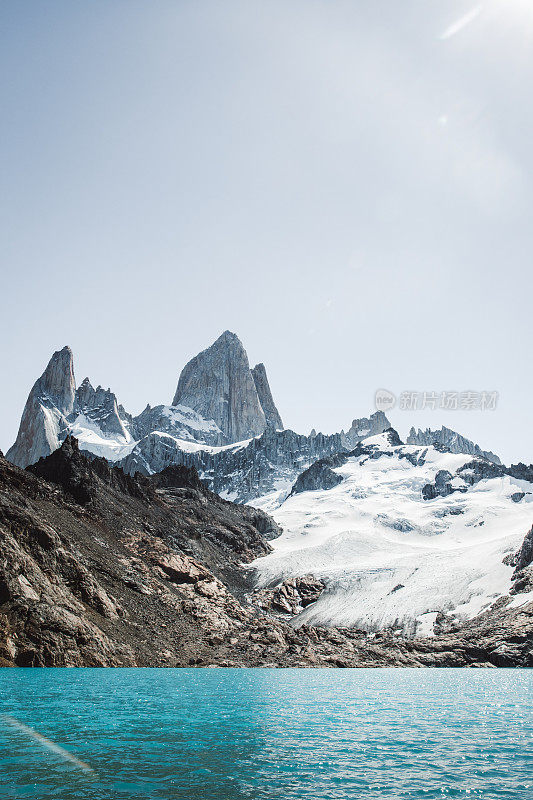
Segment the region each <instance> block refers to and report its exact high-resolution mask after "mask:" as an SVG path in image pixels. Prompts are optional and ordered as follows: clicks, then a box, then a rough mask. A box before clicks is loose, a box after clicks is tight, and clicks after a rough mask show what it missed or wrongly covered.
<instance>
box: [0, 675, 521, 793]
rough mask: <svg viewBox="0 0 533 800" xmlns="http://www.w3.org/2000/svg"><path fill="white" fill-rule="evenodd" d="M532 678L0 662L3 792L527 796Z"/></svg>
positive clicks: (0, 788)
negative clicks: (43, 666) (13, 665)
mask: <svg viewBox="0 0 533 800" xmlns="http://www.w3.org/2000/svg"><path fill="white" fill-rule="evenodd" d="M532 683H533V681H532V673H531V672H530V671H526V670H501V671H499V670H433V669H428V670H399V669H398V670H391V669H382V670H269V669H264V670H261V669H257V670H244V669H243V670H159V669H139V670H134V669H123V670H113V669H102V670H90V669H86V670H67V669H56V670H25V669H20V670H15V669H13V670H11V669H3V670H0V691H1V708H0V712H1V713H2V714H3V715H4V716H3V717H2V718H1V720H0V797H2V798H9V799H10V800H11V798H31V800H34V799H35V800H45V799H46V798H60V799H61V800H63V799H66V798H68V800H70V799H71V798H76V800H85V798H87V800H99V799H100V798H102V799H103V798H105V799H106V800H107V799H108V798H110V799H112V800H115V799H116V800H123V799H124V800H126V799H127V800H129V798H132V799H133V798H143V800H152V798H153V800H159V799H160V798H161V799H164V798H184V799H185V798H186V799H187V800H241V799H242V798H253V799H254V800H255V799H256V798H257V800H267V799H268V800H271V799H272V800H273V799H274V798H276V800H307V798H309V800H311V799H312V800H327V799H329V798H336V799H338V798H367V797H368V798H391V799H392V798H394V799H395V800H396V799H398V800H403V798H426V800H431V798H443V797H451V798H455V797H457V798H463V797H464V798H475V797H480V798H484V800H496V799H497V798H513V800H532V798H533V757H532V751H531V743H532V742H531V740H532V712H531V700H532V691H531V690H532ZM17 722H18V723H22V724H23V726H28V728H31V729H32V730H33V731H35V732H37V733H38V734H40V735H41V736H43V737H46V738H45V739H44V740H42V739H40V738H38V737H37V738H36V737H35V735H34V734H32V732H31V730H28V729H27V728H24V727H20V726H19V725H17ZM51 743H54V744H55V745H58V746H59V747H60V748H63V750H64V751H67V752H68V753H69V754H71V756H73V757H74V758H75V759H78V760H79V761H81V762H85V763H86V764H87V765H89V767H90V768H91V771H88V770H86V769H83V768H82V766H80V764H79V763H76V762H75V761H73V760H70V759H69V758H67V756H66V755H65V754H62V753H61V752H57V751H55V750H53V749H51V747H52V744H51Z"/></svg>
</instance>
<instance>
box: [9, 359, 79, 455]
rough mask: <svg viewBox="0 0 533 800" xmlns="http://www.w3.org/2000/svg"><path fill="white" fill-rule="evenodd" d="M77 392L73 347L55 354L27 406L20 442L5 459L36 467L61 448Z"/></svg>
mask: <svg viewBox="0 0 533 800" xmlns="http://www.w3.org/2000/svg"><path fill="white" fill-rule="evenodd" d="M75 393H76V383H75V380H74V363H73V358H72V351H71V349H70V347H64V348H63V349H62V350H58V351H57V352H55V353H54V355H53V356H52V358H51V359H50V361H49V363H48V366H47V367H46V369H45V371H44V372H43V374H42V375H41V377H40V378H39V379H38V380H37V381H36V382H35V384H34V386H33V388H32V390H31V392H30V394H29V396H28V400H27V402H26V405H25V407H24V412H23V414H22V420H21V422H20V428H19V432H18V435H17V439H16V441H15V444H14V445H13V447H11V448H10V449H9V450H8V452H7V453H6V458H8V459H9V460H10V461H12V462H13V464H16V465H17V466H19V467H26V466H27V465H28V464H33V463H35V462H36V461H38V460H39V458H41V457H43V456H47V455H49V454H50V453H52V452H53V451H54V450H56V449H57V447H59V444H60V441H61V439H62V438H63V437H62V434H63V433H64V432H65V431H66V429H67V422H66V417H68V415H69V414H71V413H72V411H73V408H74V399H75Z"/></svg>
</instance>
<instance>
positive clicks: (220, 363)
mask: <svg viewBox="0 0 533 800" xmlns="http://www.w3.org/2000/svg"><path fill="white" fill-rule="evenodd" d="M172 404H173V405H174V406H177V405H182V406H188V407H189V408H192V409H194V411H197V412H198V413H199V414H201V416H202V417H203V418H204V419H206V420H209V419H212V420H214V421H215V422H216V424H217V425H218V427H219V428H220V429H221V431H222V432H223V433H224V434H225V435H226V437H227V440H228V442H239V441H242V440H243V439H249V438H251V437H252V436H258V435H259V434H261V433H263V431H264V430H265V428H266V424H267V423H266V417H265V413H264V411H263V409H262V407H261V403H260V401H259V395H258V393H257V389H256V385H255V383H254V379H253V376H252V372H251V370H250V365H249V363H248V356H247V355H246V350H245V349H244V347H243V346H242V344H241V342H240V340H239V337H238V336H236V334H234V333H231V332H230V331H225V332H224V333H223V334H222V336H219V338H218V339H217V340H216V342H215V343H214V344H212V345H211V347H208V348H207V350H203V351H202V352H201V353H199V354H198V355H197V356H195V357H194V358H193V359H191V361H189V363H188V364H186V366H185V367H184V368H183V371H182V373H181V375H180V378H179V381H178V388H177V389H176V394H175V395H174V400H173V401H172Z"/></svg>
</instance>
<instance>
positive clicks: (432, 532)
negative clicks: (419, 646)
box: [252, 430, 533, 634]
mask: <svg viewBox="0 0 533 800" xmlns="http://www.w3.org/2000/svg"><path fill="white" fill-rule="evenodd" d="M255 505H257V506H258V507H262V508H267V509H268V510H269V512H270V513H271V514H272V515H273V516H274V519H275V520H276V522H277V523H278V524H279V525H280V526H281V527H282V528H283V534H282V535H281V537H279V538H278V539H276V540H274V541H273V542H272V546H273V552H272V553H271V554H270V555H267V556H266V557H264V558H261V559H258V560H257V561H255V562H254V564H253V565H252V566H253V569H255V570H256V574H257V585H258V587H260V588H264V587H276V586H277V587H279V586H280V585H283V583H284V582H285V581H294V579H295V578H303V577H304V576H309V575H311V576H313V578H314V579H316V580H319V581H321V582H322V584H323V585H324V586H325V588H324V591H323V592H322V593H321V595H320V597H319V598H318V600H316V602H314V603H312V604H310V605H308V606H306V607H305V608H303V609H301V610H300V613H299V614H298V615H297V617H296V619H295V623H296V624H297V625H298V624H303V623H307V624H322V625H337V626H349V627H358V628H362V629H366V630H379V629H381V628H385V627H387V628H391V627H392V628H395V629H398V630H401V631H402V632H404V633H408V634H413V633H426V634H427V633H431V631H432V627H433V623H434V622H435V620H436V619H437V616H438V615H440V614H441V613H445V614H455V615H457V616H458V617H467V618H468V617H472V616H475V615H477V614H478V613H479V612H480V611H482V610H483V609H485V608H487V607H488V606H490V605H491V604H492V603H494V602H495V600H497V599H498V598H499V597H501V596H503V595H508V593H509V590H510V587H511V578H512V574H513V565H512V560H511V559H512V555H513V554H514V553H515V552H516V551H517V549H518V548H519V547H520V545H521V543H522V541H523V539H524V536H525V534H526V532H527V531H528V530H529V528H530V527H531V522H532V519H533V467H525V466H524V465H518V466H516V467H511V468H506V467H503V466H501V465H497V464H495V463H494V462H492V461H489V460H488V459H486V458H484V457H482V456H476V457H474V458H472V456H471V455H470V454H468V453H452V452H447V451H444V452H443V448H442V447H439V448H438V449H437V448H436V447H434V446H433V445H429V446H425V445H422V446H420V445H407V444H402V443H401V441H400V439H399V437H398V435H397V434H396V432H395V431H392V430H390V431H387V432H385V433H383V434H381V435H378V436H372V437H368V438H366V439H364V440H363V441H362V442H361V443H360V444H359V445H358V446H357V447H356V448H355V449H354V450H353V451H352V452H351V453H349V454H346V453H344V454H337V455H336V456H333V457H332V458H329V459H324V460H322V461H319V462H317V463H316V464H314V465H313V466H312V467H311V468H310V469H308V470H307V471H306V472H305V473H303V474H302V475H301V476H300V478H299V479H298V481H297V482H296V483H295V486H294V489H293V491H292V493H291V494H290V495H289V496H288V497H287V498H286V499H285V500H283V502H281V503H280V504H279V505H278V507H277V508H275V507H273V504H272V502H271V498H266V499H265V498H261V499H258V500H256V501H255Z"/></svg>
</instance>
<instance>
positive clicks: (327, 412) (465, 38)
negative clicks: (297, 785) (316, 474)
mask: <svg viewBox="0 0 533 800" xmlns="http://www.w3.org/2000/svg"><path fill="white" fill-rule="evenodd" d="M532 46H533V4H532V3H531V2H530V1H529V0H484V2H479V3H476V2H475V0H474V2H464V1H463V0H441V2H432V1H431V0H403V2H401V3H399V2H397V0H387V2H385V1H384V0H372V2H363V0H360V1H356V0H349V2H348V1H347V2H344V1H342V0H282V1H281V2H278V0H269V2H255V0H242V2H239V1H238V0H225V2H224V3H220V2H219V1H217V0H215V1H214V2H209V1H208V0H205V1H203V0H195V2H192V0H191V1H190V2H187V1H185V0H184V1H183V2H179V1H178V0H143V1H142V2H141V1H140V0H93V2H91V3H86V2H81V0H47V2H46V3H43V2H41V0H25V1H24V2H16V0H12V2H4V3H2V4H1V8H0V102H1V109H2V125H1V129H0V168H1V175H2V179H1V181H0V243H1V244H0V248H1V250H0V253H1V262H0V263H1V269H2V280H1V289H2V290H1V294H0V297H1V306H0V363H1V364H2V373H3V376H4V380H3V387H2V393H1V396H2V409H1V413H0V447H1V448H2V450H4V452H5V450H7V448H8V447H9V446H10V445H11V444H12V442H13V441H14V438H15V436H16V432H17V428H18V424H19V421H20V415H21V413H22V409H23V406H24V403H25V400H26V397H27V394H28V392H29V390H30V388H31V386H32V384H33V382H34V381H35V380H36V379H37V377H38V376H39V375H40V374H41V373H42V371H43V369H44V367H45V366H46V363H47V361H48V359H49V358H50V355H51V354H52V352H53V351H54V350H57V349H60V348H61V347H63V346H64V345H65V344H68V345H70V347H71V348H72V349H73V351H74V356H75V372H76V377H77V380H78V383H80V382H81V380H82V379H83V378H84V377H85V376H86V375H88V376H89V377H90V379H91V381H92V382H93V384H94V385H97V384H98V383H100V384H102V385H104V386H105V387H108V386H109V387H111V389H112V390H113V391H114V392H115V393H116V395H117V398H118V400H119V402H121V403H122V404H123V405H124V406H125V407H126V409H127V410H129V411H130V412H131V413H134V414H135V413H139V412H140V411H141V410H142V409H143V408H144V407H145V406H146V404H147V403H150V404H151V405H156V404H158V403H170V402H171V399H172V396H173V394H174V391H175V388H176V384H177V379H178V376H179V373H180V371H181V369H182V367H183V365H184V364H185V363H186V362H187V361H188V360H189V359H190V358H191V357H192V356H193V355H195V354H196V353H197V352H199V351H200V350H202V349H204V348H205V347H207V346H209V344H211V342H212V341H214V339H216V338H217V336H219V335H220V333H221V332H222V331H224V330H226V329H230V330H232V331H235V332H236V333H237V334H238V335H239V337H240V338H241V340H242V341H243V343H244V345H245V347H246V349H247V351H248V354H249V357H250V361H251V362H252V364H255V363H257V362H258V361H263V362H264V363H265V365H266V368H267V372H268V375H269V379H270V384H271V388H272V391H273V394H274V398H275V400H276V402H277V405H278V408H279V410H280V413H281V415H282V417H283V420H284V423H285V425H286V426H287V427H291V428H293V429H295V430H297V431H298V432H302V433H307V432H308V431H309V430H310V429H311V428H316V429H317V430H322V431H324V432H326V433H330V432H333V431H336V430H340V429H341V428H344V429H346V428H348V427H349V426H350V423H351V420H352V419H353V418H354V417H362V416H367V415H368V414H369V413H371V412H373V411H374V410H375V407H374V395H375V392H376V390H377V389H387V390H389V391H391V392H393V393H394V394H395V395H396V397H397V398H398V399H400V396H401V395H402V393H403V392H418V393H420V395H421V397H420V399H419V405H420V404H422V402H423V401H422V394H423V392H428V393H430V392H443V391H445V392H452V391H458V392H465V391H470V392H474V393H481V392H484V391H486V392H489V391H490V392H494V391H496V392H498V402H497V405H496V408H495V409H492V410H477V409H472V410H465V409H461V408H458V409H455V410H453V409H452V410H443V409H439V408H436V409H434V410H433V409H432V408H429V407H427V408H426V409H418V410H408V409H403V408H400V407H398V405H397V407H396V408H395V409H392V410H391V411H390V412H389V414H388V415H389V418H390V420H391V422H392V424H393V425H394V426H395V427H396V428H397V429H398V430H399V432H400V435H406V433H407V432H408V430H409V427H410V426H411V425H415V426H417V427H427V426H431V427H433V428H438V427H440V426H441V425H442V424H444V425H447V426H448V427H451V428H453V429H454V430H458V431H460V432H461V433H462V434H463V435H465V436H468V437H469V438H472V439H474V440H475V441H476V442H478V443H479V444H480V445H481V446H482V447H484V448H488V449H491V450H493V451H495V452H496V453H498V454H499V455H500V456H501V458H502V459H503V460H504V461H506V462H508V463H509V462H511V461H514V462H516V461H518V460H521V461H527V462H528V463H529V462H530V461H532V460H533V426H532V425H531V420H530V415H531V398H532V397H533V385H532V384H533V378H532V371H531V355H530V353H531V297H532V292H531V290H532V285H533V278H532V270H531V254H532V251H533V225H532V223H531V208H532V207H533V148H532V146H531V141H532V129H533V104H532V103H531V94H532V90H533V59H532V58H531V52H532Z"/></svg>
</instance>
